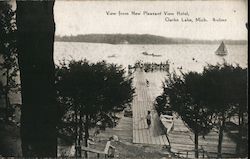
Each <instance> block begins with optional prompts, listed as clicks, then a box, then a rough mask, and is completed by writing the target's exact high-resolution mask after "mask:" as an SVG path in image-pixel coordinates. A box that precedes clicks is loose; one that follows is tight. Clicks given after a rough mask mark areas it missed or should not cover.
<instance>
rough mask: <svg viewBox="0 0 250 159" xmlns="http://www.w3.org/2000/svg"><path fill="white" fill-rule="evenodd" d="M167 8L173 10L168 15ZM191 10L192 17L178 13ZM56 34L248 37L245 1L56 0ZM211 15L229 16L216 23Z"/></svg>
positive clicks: (207, 37)
mask: <svg viewBox="0 0 250 159" xmlns="http://www.w3.org/2000/svg"><path fill="white" fill-rule="evenodd" d="M107 11H110V12H116V13H117V12H119V11H121V12H129V13H131V11H137V12H141V13H143V11H148V12H162V13H161V15H158V16H152V15H151V16H145V15H140V16H135V15H126V16H118V15H115V16H114V15H113V16H112V15H107V13H106V12H107ZM164 11H167V12H170V13H174V14H175V15H174V16H165V15H164V14H163V13H164ZM178 11H180V12H188V14H189V16H176V13H177V12H178ZM54 14H55V21H56V35H61V36H63V35H78V34H90V33H109V34H114V33H121V34H126V33H130V34H134V33H135V34H154V35H160V36H166V37H181V38H189V39H208V40H213V39H235V40H241V39H242V40H246V39H247V29H246V26H245V23H246V21H247V4H246V1H133V2H132V1H118V2H117V1H116V2H115V1H102V2H101V1H66V0H61V1H59V0H58V1H56V3H55V7H54ZM166 17H169V18H174V17H176V18H179V20H181V18H183V17H184V18H185V17H188V18H192V19H195V18H197V17H202V18H203V17H205V18H206V19H207V20H209V21H208V22H205V23H202V22H200V23H198V22H193V23H188V22H186V23H185V22H166V21H165V18H166ZM212 18H217V19H218V18H221V19H226V22H213V21H212Z"/></svg>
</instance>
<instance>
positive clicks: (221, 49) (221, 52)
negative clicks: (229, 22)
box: [215, 41, 228, 56]
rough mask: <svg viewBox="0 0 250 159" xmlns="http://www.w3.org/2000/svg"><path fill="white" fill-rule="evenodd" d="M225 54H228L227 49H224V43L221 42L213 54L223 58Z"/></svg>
mask: <svg viewBox="0 0 250 159" xmlns="http://www.w3.org/2000/svg"><path fill="white" fill-rule="evenodd" d="M227 53H228V51H227V48H226V46H225V44H224V42H223V41H222V43H221V44H220V46H219V48H218V49H217V50H216V51H215V54H216V55H219V56H225V55H227Z"/></svg>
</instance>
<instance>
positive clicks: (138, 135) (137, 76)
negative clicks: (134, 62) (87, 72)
mask: <svg viewBox="0 0 250 159" xmlns="http://www.w3.org/2000/svg"><path fill="white" fill-rule="evenodd" d="M164 77H166V74H164V73H145V72H143V71H136V72H135V73H134V86H135V87H136V92H135V93H136V96H135V97H134V100H133V105H132V107H133V143H141V144H158V145H169V143H168V140H167V137H166V134H164V132H163V129H162V126H161V123H160V121H159V116H158V114H157V112H156V110H155V108H154V106H153V102H154V100H155V98H156V97H157V96H158V95H160V94H161V93H162V87H161V85H162V81H163V80H164ZM146 80H148V81H149V85H148V86H147V84H146ZM148 110H150V111H151V113H152V126H151V128H149V129H148V128H147V123H146V115H147V111H148ZM174 116H175V118H174V128H173V130H172V131H170V133H169V134H168V139H169V141H170V145H171V151H172V152H174V153H175V154H179V155H180V156H182V157H188V158H194V151H193V150H194V134H193V133H192V132H191V131H190V129H189V128H188V127H187V126H186V125H185V124H184V122H183V121H182V119H181V118H180V117H178V114H175V115H174ZM217 132H218V130H216V129H214V130H212V131H211V132H210V133H209V134H208V135H206V136H205V137H204V138H203V137H202V136H200V137H199V149H200V150H201V153H200V155H199V156H200V157H205V158H208V157H212V158H214V157H217V145H218V133H217ZM222 145H223V146H222V153H223V157H234V154H235V148H236V143H235V142H233V141H232V139H230V138H229V137H228V136H227V133H224V138H223V144H222ZM187 155H188V156H187Z"/></svg>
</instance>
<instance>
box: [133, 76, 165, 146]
mask: <svg viewBox="0 0 250 159" xmlns="http://www.w3.org/2000/svg"><path fill="white" fill-rule="evenodd" d="M145 76H146V74H145V73H144V72H141V71H136V72H135V77H134V86H135V87H136V96H135V97H134V100H133V106H132V107H133V143H143V144H158V145H168V144H169V143H168V141H167V138H166V136H165V134H164V132H163V130H162V129H161V126H160V120H159V117H158V114H157V112H156V111H155V109H154V107H153V102H154V99H155V97H156V96H155V95H157V94H156V93H155V92H154V91H158V90H159V89H157V88H156V87H157V86H156V85H155V83H156V82H154V81H152V80H154V79H150V84H149V86H147V84H146V79H147V78H146V77H145ZM151 82H152V84H151ZM158 82H160V81H158ZM148 110H150V111H151V115H152V124H151V127H150V128H148V127H147V123H146V115H147V111H148Z"/></svg>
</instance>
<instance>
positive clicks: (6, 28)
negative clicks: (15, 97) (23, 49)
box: [0, 1, 18, 120]
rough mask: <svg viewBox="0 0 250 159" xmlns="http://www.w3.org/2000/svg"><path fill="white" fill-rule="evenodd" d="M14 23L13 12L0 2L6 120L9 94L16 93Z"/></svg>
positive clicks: (0, 55) (0, 62) (0, 60)
mask: <svg viewBox="0 0 250 159" xmlns="http://www.w3.org/2000/svg"><path fill="white" fill-rule="evenodd" d="M16 42H17V40H16V21H15V12H14V11H13V10H12V9H11V6H10V5H9V4H8V3H7V2H5V1H2V2H0V74H1V77H5V78H4V79H0V80H2V83H3V85H2V92H3V94H4V96H5V103H6V120H7V119H8V117H10V116H11V114H10V111H11V109H13V108H11V106H10V99H9V94H10V93H11V92H14V91H17V89H16V88H17V87H18V84H17V83H16V79H15V78H16V76H17V71H18V64H17V46H16Z"/></svg>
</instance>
